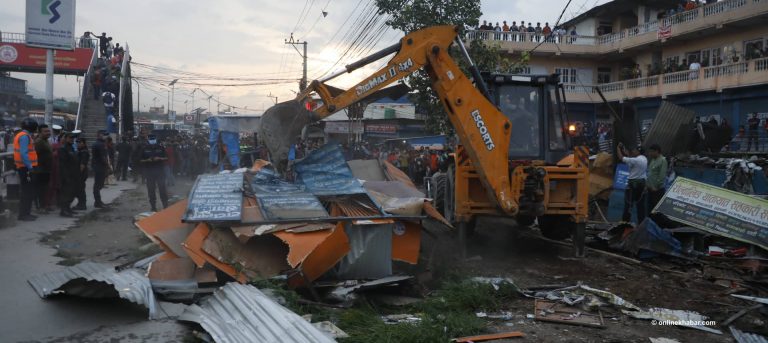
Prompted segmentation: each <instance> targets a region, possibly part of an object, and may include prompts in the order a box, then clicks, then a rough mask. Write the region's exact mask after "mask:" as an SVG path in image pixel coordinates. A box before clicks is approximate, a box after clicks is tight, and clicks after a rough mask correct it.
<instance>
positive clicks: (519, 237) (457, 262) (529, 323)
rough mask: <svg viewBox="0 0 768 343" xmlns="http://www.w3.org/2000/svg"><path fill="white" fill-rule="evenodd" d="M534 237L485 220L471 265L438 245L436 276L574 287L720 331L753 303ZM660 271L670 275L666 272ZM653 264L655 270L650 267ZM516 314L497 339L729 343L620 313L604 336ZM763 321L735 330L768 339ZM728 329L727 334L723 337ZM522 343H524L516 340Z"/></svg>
mask: <svg viewBox="0 0 768 343" xmlns="http://www.w3.org/2000/svg"><path fill="white" fill-rule="evenodd" d="M532 236H538V233H537V232H535V229H528V228H526V229H521V228H519V227H517V226H516V224H515V223H514V221H512V220H504V219H499V218H483V219H481V221H480V222H479V223H478V226H477V231H476V232H475V234H474V235H473V236H472V237H471V238H470V239H469V240H468V245H467V259H464V260H461V259H458V258H457V256H456V255H457V254H456V252H457V251H458V250H457V249H458V246H457V245H456V240H455V239H453V237H451V236H450V235H445V236H440V237H439V238H438V248H437V250H436V253H435V256H436V258H435V260H436V262H435V267H434V268H435V269H436V270H439V269H440V268H443V269H453V270H454V271H456V270H458V271H460V272H461V273H463V274H466V275H467V276H487V277H509V278H510V279H512V280H514V282H515V284H516V285H517V286H519V287H520V288H522V289H525V288H527V287H534V286H540V285H563V286H572V285H576V284H577V283H579V282H582V283H584V284H585V285H589V286H590V287H593V288H597V289H601V290H605V291H609V292H612V293H614V294H616V295H618V296H620V297H622V298H624V299H625V300H627V301H629V302H631V303H633V304H635V305H637V306H640V307H643V308H646V307H662V308H668V309H678V310H693V311H697V312H699V313H701V314H703V315H706V316H708V317H709V319H710V320H714V321H716V322H718V323H721V322H723V321H725V320H726V319H727V318H728V317H730V316H731V315H732V314H734V313H736V312H737V311H738V310H740V309H742V308H744V307H748V306H751V305H753V303H750V302H747V301H742V300H740V299H736V298H734V297H731V296H729V295H727V294H726V291H727V290H728V289H727V288H724V287H722V286H718V285H716V284H714V283H712V282H710V281H708V280H705V279H703V278H702V275H701V273H700V272H699V271H698V270H699V269H698V268H696V267H695V266H691V267H689V268H685V267H678V266H675V267H674V269H675V270H677V271H678V273H674V272H666V271H664V270H655V269H652V268H651V267H648V266H638V265H636V264H632V263H628V262H625V261H622V260H621V259H618V258H614V257H610V256H604V255H600V254H598V253H595V252H588V254H587V257H586V258H583V259H577V258H574V255H573V251H572V249H571V248H570V247H564V246H559V245H554V244H552V243H549V242H545V241H543V240H541V239H538V238H535V237H532ZM659 263H661V264H662V265H663V267H662V268H670V266H669V265H665V264H663V261H660V262H659ZM650 264H653V265H656V264H657V263H656V262H654V261H651V262H650ZM508 311H510V312H512V313H513V314H514V318H513V319H512V320H509V321H501V322H497V323H495V324H492V327H493V329H494V330H495V331H498V332H504V331H522V332H524V333H525V334H526V335H527V337H526V338H524V339H522V341H531V342H649V338H650V337H653V338H657V337H665V338H672V339H677V340H678V341H680V342H731V341H733V339H732V338H731V335H730V333H729V332H728V330H727V328H724V334H723V335H717V334H713V333H708V332H704V331H700V330H696V329H690V328H684V327H677V326H654V325H652V324H651V321H650V320H640V319H634V318H631V317H628V316H626V315H623V314H621V313H617V311H613V310H609V311H604V312H603V313H602V314H603V317H604V322H605V327H604V328H603V329H598V328H589V327H583V326H576V325H564V324H557V323H549V322H538V321H534V320H533V319H528V318H526V315H527V314H531V315H532V314H534V312H535V311H534V301H533V299H529V298H525V297H520V298H518V299H516V300H514V301H512V302H511V303H509V304H508ZM764 320H765V317H764V316H762V317H761V316H760V315H759V314H756V313H755V311H753V312H752V313H751V314H748V315H746V316H744V317H741V318H740V319H738V320H737V321H735V322H734V324H732V325H735V326H736V327H737V328H740V329H742V330H750V331H753V332H762V333H763V334H766V332H765V331H766V330H767V325H766V323H765V322H764ZM722 329H723V328H721V330H722ZM512 341H515V342H519V341H521V340H520V339H515V340H510V342H512Z"/></svg>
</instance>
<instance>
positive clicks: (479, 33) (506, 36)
mask: <svg viewBox="0 0 768 343" xmlns="http://www.w3.org/2000/svg"><path fill="white" fill-rule="evenodd" d="M466 37H467V39H469V40H489V41H500V42H517V43H535V44H538V43H540V42H543V43H551V44H581V45H595V38H597V37H591V36H578V35H569V34H566V35H559V34H555V33H550V34H548V35H545V34H543V33H534V32H511V31H501V32H498V31H486V30H473V31H468V32H467V35H466Z"/></svg>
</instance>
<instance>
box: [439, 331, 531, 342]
mask: <svg viewBox="0 0 768 343" xmlns="http://www.w3.org/2000/svg"><path fill="white" fill-rule="evenodd" d="M516 337H525V334H524V333H522V332H520V331H510V332H501V333H492V334H488V335H478V336H467V337H461V338H454V339H453V341H454V342H457V343H468V342H484V341H492V340H495V339H502V338H516Z"/></svg>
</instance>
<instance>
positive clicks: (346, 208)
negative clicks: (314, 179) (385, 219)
mask: <svg viewBox="0 0 768 343" xmlns="http://www.w3.org/2000/svg"><path fill="white" fill-rule="evenodd" d="M322 200H323V202H326V203H331V204H333V205H336V206H338V209H339V210H340V211H341V215H343V216H345V217H374V216H381V215H383V213H382V212H381V211H380V209H379V206H378V204H376V203H375V202H374V201H373V200H371V198H370V197H369V196H368V194H355V195H347V196H333V197H323V198H322Z"/></svg>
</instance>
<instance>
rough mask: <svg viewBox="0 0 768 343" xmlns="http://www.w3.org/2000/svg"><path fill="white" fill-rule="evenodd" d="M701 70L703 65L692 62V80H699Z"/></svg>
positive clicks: (690, 66)
mask: <svg viewBox="0 0 768 343" xmlns="http://www.w3.org/2000/svg"><path fill="white" fill-rule="evenodd" d="M699 69H701V63H699V62H698V61H696V60H693V62H691V64H690V65H689V66H688V70H690V71H691V73H690V75H689V76H690V77H689V79H690V80H695V79H698V78H699Z"/></svg>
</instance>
